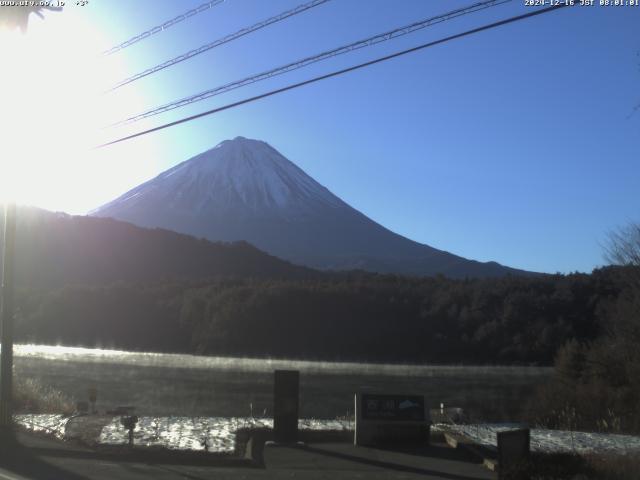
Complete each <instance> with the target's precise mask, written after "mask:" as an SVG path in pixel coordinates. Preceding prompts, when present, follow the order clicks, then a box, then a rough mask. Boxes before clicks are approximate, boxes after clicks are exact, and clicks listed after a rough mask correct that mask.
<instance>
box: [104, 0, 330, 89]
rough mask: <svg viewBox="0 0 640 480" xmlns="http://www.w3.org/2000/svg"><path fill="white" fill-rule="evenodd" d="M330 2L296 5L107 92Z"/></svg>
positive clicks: (178, 57)
mask: <svg viewBox="0 0 640 480" xmlns="http://www.w3.org/2000/svg"><path fill="white" fill-rule="evenodd" d="M329 1H330V0H312V1H311V2H307V3H303V4H302V5H298V6H297V7H295V8H292V9H291V10H287V11H285V12H282V13H279V14H278V15H275V16H273V17H270V18H267V19H266V20H262V21H260V22H258V23H256V24H255V25H252V26H250V27H246V28H243V29H241V30H238V31H237V32H235V33H231V34H229V35H226V36H224V37H222V38H219V39H217V40H214V41H213V42H210V43H207V44H206V45H202V46H201V47H198V48H194V49H193V50H189V51H188V52H186V53H183V54H182V55H178V56H177V57H175V58H172V59H171V60H167V61H166V62H162V63H160V64H159V65H156V66H154V67H151V68H148V69H147V70H145V71H143V72H140V73H137V74H135V75H132V76H131V77H128V78H125V79H124V80H122V81H121V82H118V83H117V84H115V85H114V86H113V87H112V88H110V89H109V90H108V92H111V91H113V90H116V89H118V88H120V87H123V86H124V85H127V84H129V83H131V82H135V81H136V80H139V79H141V78H144V77H146V76H147V75H151V74H152V73H156V72H159V71H160V70H164V69H165V68H168V67H171V66H173V65H175V64H177V63H180V62H184V61H185V60H188V59H190V58H193V57H195V56H196V55H200V54H201V53H204V52H206V51H208V50H211V49H212V48H216V47H219V46H220V45H223V44H225V43H229V42H231V41H233V40H235V39H237V38H240V37H243V36H245V35H248V34H250V33H253V32H255V31H257V30H260V29H262V28H265V27H268V26H269V25H273V24H274V23H277V22H280V21H282V20H285V19H287V18H289V17H293V16H294V15H297V14H299V13H302V12H306V11H307V10H309V9H311V8H314V7H317V6H319V5H322V4H324V3H327V2H329Z"/></svg>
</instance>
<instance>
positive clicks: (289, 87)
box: [94, 3, 569, 149]
mask: <svg viewBox="0 0 640 480" xmlns="http://www.w3.org/2000/svg"><path fill="white" fill-rule="evenodd" d="M567 6H569V4H568V3H561V4H558V5H554V6H551V7H547V8H542V9H540V10H535V11H533V12H529V13H525V14H522V15H517V16H515V17H510V18H507V19H505V20H500V21H498V22H494V23H490V24H488V25H483V26H481V27H477V28H474V29H471V30H467V31H465V32H462V33H457V34H455V35H451V36H448V37H445V38H441V39H439V40H435V41H433V42H429V43H424V44H422V45H418V46H417V47H413V48H409V49H407V50H402V51H400V52H396V53H392V54H390V55H385V56H384V57H378V58H376V59H374V60H370V61H368V62H364V63H360V64H358V65H354V66H352V67H348V68H344V69H342V70H336V71H334V72H331V73H327V74H325V75H320V76H318V77H314V78H311V79H309V80H305V81H302V82H298V83H294V84H291V85H287V86H286V87H282V88H278V89H276V90H271V91H269V92H266V93H263V94H260V95H256V96H254V97H250V98H245V99H244V100H240V101H237V102H233V103H229V104H227V105H223V106H222V107H218V108H214V109H212V110H208V111H206V112H202V113H198V114H196V115H191V116H189V117H185V118H182V119H180V120H176V121H173V122H169V123H165V124H164V125H159V126H157V127H154V128H150V129H148V130H143V131H141V132H137V133H134V134H131V135H127V136H125V137H121V138H118V139H117V140H112V141H110V142H106V143H103V144H101V145H98V146H96V147H94V148H96V149H98V148H104V147H107V146H109V145H114V144H116V143H120V142H124V141H126V140H131V139H132V138H136V137H140V136H142V135H147V134H149V133H153V132H157V131H159V130H163V129H165V128H169V127H173V126H175V125H179V124H181V123H185V122H189V121H191V120H195V119H197V118H201V117H204V116H207V115H213V114H214V113H218V112H222V111H224V110H229V109H231V108H235V107H239V106H240V105H244V104H247V103H252V102H255V101H257V100H261V99H263V98H266V97H270V96H273V95H276V94H278V93H283V92H286V91H289V90H293V89H295V88H299V87H303V86H305V85H309V84H312V83H316V82H319V81H321V80H326V79H327V78H331V77H337V76H338V75H342V74H345V73H348V72H352V71H354V70H359V69H361V68H365V67H368V66H371V65H375V64H377V63H381V62H384V61H387V60H391V59H392V58H396V57H400V56H403V55H407V54H409V53H413V52H417V51H419V50H423V49H425V48H429V47H433V46H436V45H440V44H441V43H446V42H450V41H452V40H456V39H458V38H462V37H466V36H468V35H472V34H475V33H479V32H482V31H485V30H490V29H492V28H497V27H500V26H502V25H507V24H509V23H514V22H517V21H519V20H524V19H527V18H531V17H534V16H537V15H542V14H544V13H548V12H551V11H554V10H558V9H560V8H564V7H567Z"/></svg>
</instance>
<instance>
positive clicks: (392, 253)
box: [92, 137, 518, 276]
mask: <svg viewBox="0 0 640 480" xmlns="http://www.w3.org/2000/svg"><path fill="white" fill-rule="evenodd" d="M92 215H94V216H101V217H114V218H117V219H120V220H125V221H128V222H131V223H134V224H137V225H140V226H144V227H162V228H167V229H170V230H175V231H178V232H182V233H187V234H190V235H194V236H197V237H203V238H207V239H209V240H214V241H216V240H221V241H234V240H245V241H247V242H249V243H252V244H254V245H255V246H257V247H258V248H260V249H262V250H265V251H267V252H268V253H271V254H273V255H276V256H278V257H281V258H284V259H287V260H290V261H292V262H294V263H300V264H303V265H308V266H312V267H316V268H323V269H353V268H359V269H365V270H373V271H380V272H398V273H409V274H417V275H432V274H436V273H444V274H448V275H451V276H496V275H503V274H506V273H517V272H518V271H516V270H512V269H509V268H507V267H503V266H501V265H498V264H497V263H494V262H489V263H479V262H475V261H471V260H467V259H464V258H461V257H458V256H455V255H452V254H450V253H448V252H444V251H441V250H437V249H434V248H432V247H429V246H427V245H423V244H420V243H417V242H414V241H412V240H409V239H407V238H405V237H402V236H400V235H397V234H395V233H393V232H391V231H389V230H387V229H386V228H384V227H382V226H381V225H379V224H377V223H375V222H374V221H372V220H371V219H369V218H368V217H366V216H365V215H363V214H362V213H360V212H358V211H357V210H355V209H353V208H352V207H350V206H349V205H347V204H346V203H344V202H343V201H342V200H340V199H339V198H338V197H336V196H335V195H334V194H332V193H331V192H330V191H329V190H327V189H326V188H325V187H323V186H322V185H320V184H319V183H318V182H316V181H315V180H314V179H313V178H311V177H310V176H309V175H307V174H306V173H305V172H304V171H302V170H301V169H300V168H299V167H297V166H296V165H295V164H294V163H292V162H291V161H289V160H288V159H286V158H285V157H284V156H282V155H281V154H280V153H279V152H278V151H277V150H275V149H274V148H273V147H271V146H270V145H269V144H267V143H266V142H262V141H258V140H250V139H247V138H244V137H236V138H234V139H233V140H225V141H223V142H221V143H219V144H218V145H216V146H215V147H214V148H212V149H210V150H207V151H206V152H203V153H201V154H199V155H196V156H195V157H193V158H191V159H189V160H187V161H185V162H183V163H180V164H179V165H177V166H175V167H173V168H171V169H169V170H167V171H165V172H163V173H161V174H160V175H158V176H157V177H156V178H154V179H152V180H149V181H148V182H145V183H143V184H142V185H140V186H138V187H136V188H134V189H133V190H130V191H129V192H127V193H125V194H124V195H122V196H121V197H119V198H117V199H115V200H113V201H112V202H110V203H108V204H106V205H103V206H102V207H99V208H98V209H96V210H95V211H93V212H92Z"/></svg>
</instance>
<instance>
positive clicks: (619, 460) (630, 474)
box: [505, 453, 640, 480]
mask: <svg viewBox="0 0 640 480" xmlns="http://www.w3.org/2000/svg"><path fill="white" fill-rule="evenodd" d="M638 472H640V455H638V454H633V455H612V454H607V455H598V454H593V455H585V456H581V455H577V454H569V453H554V454H542V453H534V454H532V456H531V459H530V460H529V462H527V464H526V465H522V466H520V467H519V468H516V469H515V470H514V471H513V472H512V477H510V476H509V475H506V476H505V478H514V479H518V478H527V479H529V480H638V478H640V477H639V474H638Z"/></svg>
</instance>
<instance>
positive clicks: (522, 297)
mask: <svg viewBox="0 0 640 480" xmlns="http://www.w3.org/2000/svg"><path fill="white" fill-rule="evenodd" d="M624 271H625V268H622V267H607V268H603V269H599V270H595V271H594V272H593V273H591V274H577V273H576V274H571V275H549V276H539V277H504V278H497V279H473V280H471V279H468V280H454V279H449V278H445V277H442V276H438V277H430V278H411V277H403V276H397V275H378V274H371V273H362V272H355V273H346V274H333V275H327V276H324V277H321V278H315V279H306V280H304V279H303V280H300V279H298V280H283V279H246V278H236V279H233V278H228V279H218V280H212V281H206V280H191V281H167V282H162V283H116V284H111V285H106V286H65V287H63V288H59V289H53V290H35V289H26V288H23V289H21V290H20V291H19V292H18V314H17V324H16V333H17V338H18V340H19V341H21V342H35V343H62V344H67V345H82V346H90V347H91V346H101V347H114V348H124V349H131V350H147V351H159V352H182V353H185V352H186V353H198V354H205V355H243V356H245V355H248V356H270V357H289V358H308V359H324V360H364V361H376V362H378V361H379V362H409V363H425V362H429V363H486V364H543V365H544V364H547V365H550V364H552V363H553V361H554V359H555V357H556V354H557V352H558V351H559V349H560V348H561V347H562V346H563V345H565V344H567V343H568V342H569V341H571V340H574V341H576V342H579V343H580V344H584V343H589V342H593V341H595V340H596V339H597V338H600V337H601V336H602V335H603V334H604V332H605V331H606V329H607V328H608V324H609V323H608V318H609V317H610V316H611V315H612V308H613V307H612V305H615V304H616V302H618V300H619V299H620V298H621V295H622V294H623V293H624V292H625V275H624V274H623V272H624Z"/></svg>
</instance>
